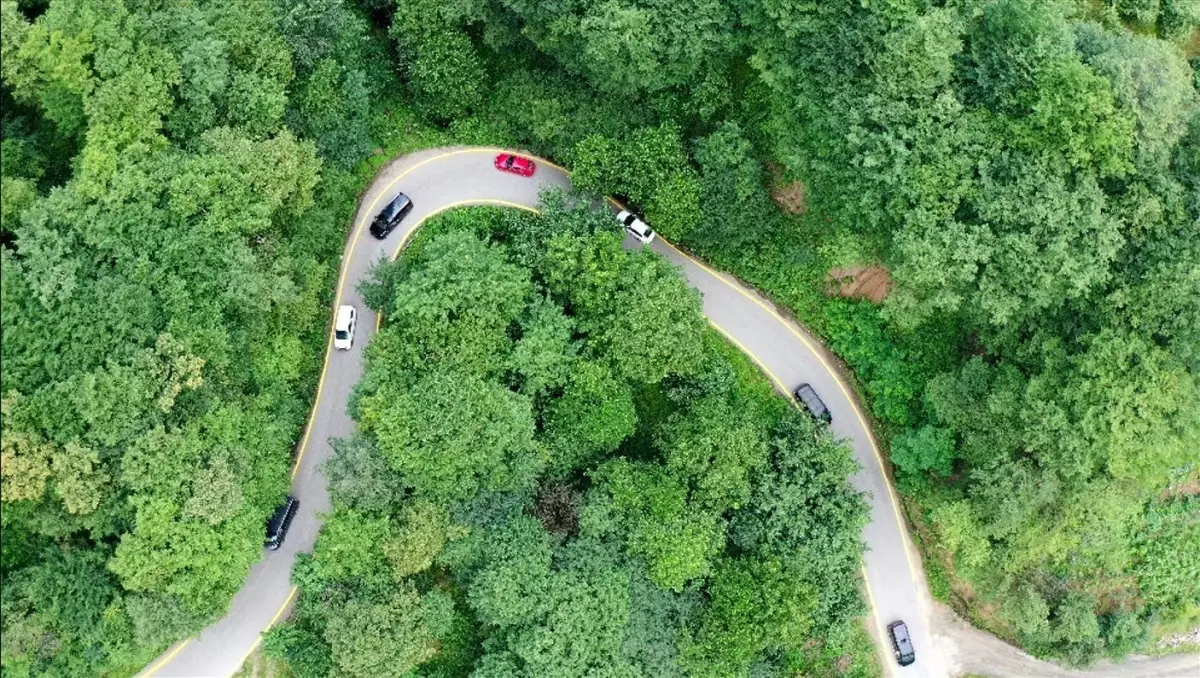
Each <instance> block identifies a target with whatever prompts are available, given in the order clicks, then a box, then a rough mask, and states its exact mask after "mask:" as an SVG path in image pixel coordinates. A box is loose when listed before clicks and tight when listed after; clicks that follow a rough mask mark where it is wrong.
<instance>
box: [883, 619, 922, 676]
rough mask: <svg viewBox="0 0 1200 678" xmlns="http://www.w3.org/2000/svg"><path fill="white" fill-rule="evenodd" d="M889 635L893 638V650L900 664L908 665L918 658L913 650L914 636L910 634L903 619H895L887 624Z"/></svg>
mask: <svg viewBox="0 0 1200 678" xmlns="http://www.w3.org/2000/svg"><path fill="white" fill-rule="evenodd" d="M887 630H888V635H889V636H891V640H892V651H893V653H895V655H896V661H897V662H899V663H900V666H908V665H909V664H911V663H913V662H915V661H916V660H917V655H916V653H915V652H913V646H912V638H911V637H910V636H909V635H908V627H907V626H905V625H904V622H902V621H894V622H892V623H891V624H888V626H887Z"/></svg>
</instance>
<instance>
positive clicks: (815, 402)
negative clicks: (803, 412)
mask: <svg viewBox="0 0 1200 678" xmlns="http://www.w3.org/2000/svg"><path fill="white" fill-rule="evenodd" d="M795 393H796V395H797V396H798V397H799V398H800V399H801V400H803V401H804V404H805V405H808V407H809V409H812V410H817V411H819V412H828V411H829V408H828V407H825V402H824V401H823V400H821V396H819V395H817V392H816V390H815V389H813V387H812V386H809V385H808V384H800V386H798V387H797V388H796V391H795Z"/></svg>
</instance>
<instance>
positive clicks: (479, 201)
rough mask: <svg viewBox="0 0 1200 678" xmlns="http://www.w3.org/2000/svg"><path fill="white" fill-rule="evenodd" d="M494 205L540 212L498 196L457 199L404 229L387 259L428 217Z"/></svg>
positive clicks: (379, 316)
mask: <svg viewBox="0 0 1200 678" xmlns="http://www.w3.org/2000/svg"><path fill="white" fill-rule="evenodd" d="M496 206H499V207H511V208H513V209H519V210H525V211H526V212H532V213H534V214H541V213H542V211H541V210H539V209H538V208H536V207H530V206H529V205H522V204H521V203H519V202H511V201H509V200H501V199H499V198H468V199H466V200H458V201H455V202H452V203H450V204H449V205H443V206H441V207H439V208H437V209H435V210H434V211H432V212H430V213H429V214H426V215H425V216H423V217H421V220H420V221H418V222H417V223H415V224H413V225H412V227H410V228H409V229H408V231H406V232H405V233H404V237H402V238H400V242H399V243H398V244H397V245H396V251H395V252H392V253H391V255H390V256H389V257H388V261H395V260H396V258H397V257H399V256H400V253H401V252H403V251H404V248H405V247H407V246H408V241H409V240H410V239H411V238H412V237H413V235H415V234H416V232H417V231H418V230H420V228H421V227H422V226H424V225H425V222H426V221H429V220H430V219H432V218H434V217H436V216H437V215H439V214H441V213H443V212H449V211H450V210H452V209H455V208H458V207H496ZM382 326H383V314H382V313H377V314H375V331H376V332H378V331H379V328H380V327H382Z"/></svg>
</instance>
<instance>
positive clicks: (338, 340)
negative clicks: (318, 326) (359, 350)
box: [333, 306, 358, 351]
mask: <svg viewBox="0 0 1200 678" xmlns="http://www.w3.org/2000/svg"><path fill="white" fill-rule="evenodd" d="M357 320H358V311H355V310H354V307H353V306H339V307H338V312H337V319H336V320H334V321H333V347H334V348H336V349H337V350H339V351H349V350H350V347H351V346H353V345H354V325H355V323H356V321H357Z"/></svg>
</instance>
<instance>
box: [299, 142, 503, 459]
mask: <svg viewBox="0 0 1200 678" xmlns="http://www.w3.org/2000/svg"><path fill="white" fill-rule="evenodd" d="M498 150H502V149H494V148H461V149H458V150H456V151H447V152H445V153H439V154H437V155H435V156H432V157H429V158H426V159H424V160H422V161H421V162H418V163H417V164H415V165H413V166H412V167H409V168H408V169H406V170H404V171H403V172H401V173H400V174H398V175H396V177H395V178H394V179H392V180H391V181H389V182H388V183H387V185H386V186H384V187H383V189H381V190H380V191H379V192H378V193H377V194H376V195H375V199H374V200H372V201H371V204H370V205H368V206H367V209H366V211H365V212H364V213H363V218H362V219H360V220H359V222H358V223H357V224H356V225H355V227H354V234H353V236H351V238H350V247H349V248H348V249H347V250H346V252H345V254H344V255H343V257H342V270H341V272H340V273H339V274H338V286H337V294H336V296H335V297H334V301H333V314H332V316H331V317H332V318H336V317H337V309H338V307H339V306H341V305H342V293H343V291H344V290H345V287H346V273H347V272H348V271H349V270H350V261H351V259H352V258H353V257H354V250H355V249H356V247H357V245H358V239H359V237H360V236H362V232H363V227H364V226H365V225H366V224H367V223H368V222H369V221H370V220H371V217H372V216H374V214H375V208H376V207H378V206H379V202H380V200H382V199H383V197H384V196H385V195H388V194H389V193H390V192H391V190H392V187H393V186H395V185H396V184H398V183H400V181H401V180H402V179H404V178H405V177H407V176H408V175H409V174H412V173H413V172H415V171H417V170H418V169H420V168H422V167H424V166H426V165H428V164H430V163H432V162H436V161H438V160H443V159H445V158H449V157H451V156H455V155H464V154H468V153H494V152H496V151H498ZM368 190H370V189H368ZM332 354H333V323H332V322H331V323H330V324H329V339H328V341H327V342H326V344H325V363H324V364H323V365H322V366H321V378H320V380H318V381H317V397H316V399H314V400H313V406H312V410H310V411H309V414H308V424H307V425H305V427H304V440H303V441H302V442H301V443H300V452H299V453H298V454H297V455H296V461H295V462H293V464H292V480H295V479H296V474H297V473H299V472H300V462H301V460H303V459H304V453H305V452H306V451H307V450H308V438H309V435H310V434H311V433H312V424H313V417H315V416H317V409H318V407H317V406H318V405H320V404H321V392H322V391H324V390H325V374H326V373H327V372H328V371H329V357H330V356H331V355H332Z"/></svg>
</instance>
